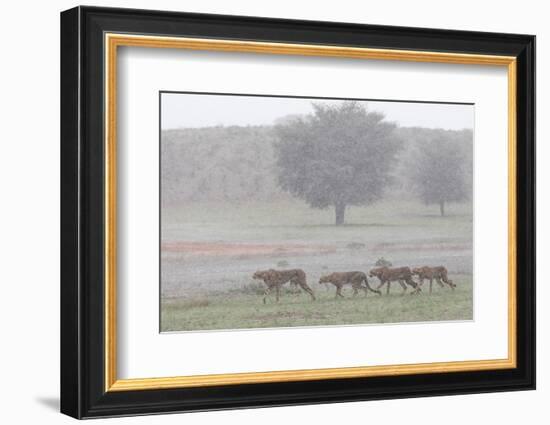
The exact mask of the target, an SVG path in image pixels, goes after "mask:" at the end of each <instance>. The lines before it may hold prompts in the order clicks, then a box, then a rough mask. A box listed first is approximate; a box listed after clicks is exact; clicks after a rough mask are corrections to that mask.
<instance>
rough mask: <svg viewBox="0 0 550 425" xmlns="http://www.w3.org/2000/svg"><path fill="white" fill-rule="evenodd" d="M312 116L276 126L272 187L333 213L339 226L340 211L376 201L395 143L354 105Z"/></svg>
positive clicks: (382, 124) (317, 108)
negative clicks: (276, 185) (274, 182)
mask: <svg viewBox="0 0 550 425" xmlns="http://www.w3.org/2000/svg"><path fill="white" fill-rule="evenodd" d="M313 110H314V112H313V113H312V114H310V115H308V116H303V117H297V118H293V119H291V120H287V122H285V123H283V124H279V125H277V126H276V135H277V137H278V142H276V143H275V145H274V146H275V153H276V157H277V165H278V170H279V173H278V174H279V175H278V182H279V185H280V187H281V188H282V189H283V190H285V191H286V192H288V193H290V194H291V195H293V196H295V197H298V198H300V199H303V200H305V201H306V202H307V203H308V204H309V205H310V206H311V207H314V208H327V207H334V208H335V213H336V220H335V222H336V224H337V225H338V224H343V223H344V214H345V209H346V206H348V205H367V204H370V203H372V202H373V201H376V200H378V199H379V198H381V197H382V195H383V192H384V189H385V188H386V186H387V185H388V184H389V183H390V181H391V170H392V168H393V165H394V163H395V155H396V153H397V151H398V150H399V148H400V145H401V143H400V141H399V139H398V136H397V134H396V132H395V129H396V125H395V124H394V123H392V122H388V121H386V120H385V117H384V115H383V114H381V113H378V112H370V111H368V110H367V109H366V107H365V106H363V105H362V104H360V103H358V102H352V101H349V102H342V103H338V104H323V103H314V104H313Z"/></svg>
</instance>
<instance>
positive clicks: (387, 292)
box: [386, 280, 391, 295]
mask: <svg viewBox="0 0 550 425" xmlns="http://www.w3.org/2000/svg"><path fill="white" fill-rule="evenodd" d="M390 285H391V280H388V286H387V288H386V295H389V293H390Z"/></svg>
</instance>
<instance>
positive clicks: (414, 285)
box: [405, 278, 421, 295]
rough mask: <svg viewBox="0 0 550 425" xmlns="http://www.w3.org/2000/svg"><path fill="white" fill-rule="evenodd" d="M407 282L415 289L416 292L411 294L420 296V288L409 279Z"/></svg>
mask: <svg viewBox="0 0 550 425" xmlns="http://www.w3.org/2000/svg"><path fill="white" fill-rule="evenodd" d="M405 282H407V284H408V285H410V286H412V287H413V288H414V291H412V292H411V295H414V294H418V293H419V292H420V291H421V289H420V286H419V285H418V284H417V283H416V282H415V281H414V280H412V279H411V278H408V279H407V280H405Z"/></svg>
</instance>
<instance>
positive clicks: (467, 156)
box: [409, 130, 472, 216]
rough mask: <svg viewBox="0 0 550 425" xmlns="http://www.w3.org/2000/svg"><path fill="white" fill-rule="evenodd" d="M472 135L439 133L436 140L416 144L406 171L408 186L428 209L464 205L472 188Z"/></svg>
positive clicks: (465, 133) (443, 213) (442, 210)
mask: <svg viewBox="0 0 550 425" xmlns="http://www.w3.org/2000/svg"><path fill="white" fill-rule="evenodd" d="M471 150H472V133H471V131H464V132H451V131H444V130H439V131H437V133H436V135H435V137H433V138H432V139H429V140H424V141H423V142H421V143H418V144H417V146H416V150H415V152H414V153H413V161H412V163H411V165H412V166H411V167H410V168H409V172H410V177H411V183H412V187H413V189H414V191H415V192H416V194H417V195H418V197H419V198H420V199H421V200H422V201H423V202H424V203H425V204H427V205H430V204H437V205H439V212H440V214H441V216H444V215H445V204H446V203H449V202H460V201H465V200H467V199H468V198H469V197H470V196H471V187H472V152H471Z"/></svg>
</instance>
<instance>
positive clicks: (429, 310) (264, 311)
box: [161, 275, 472, 332]
mask: <svg viewBox="0 0 550 425" xmlns="http://www.w3.org/2000/svg"><path fill="white" fill-rule="evenodd" d="M454 281H455V282H456V283H457V288H456V289H455V290H454V291H453V290H451V289H450V288H449V287H445V288H440V287H439V286H438V285H436V284H435V282H434V288H433V292H432V294H429V290H428V284H426V283H425V284H424V286H423V292H422V293H420V294H418V295H410V293H407V294H402V292H401V287H400V286H399V285H398V284H395V283H394V284H393V285H392V289H391V293H390V295H386V293H385V290H384V291H383V294H382V295H381V296H378V295H376V294H372V293H370V294H369V295H368V296H367V297H365V295H364V294H362V293H361V294H359V295H357V296H356V297H353V296H352V291H351V289H348V290H347V291H344V295H345V296H346V298H345V299H335V298H334V287H332V286H331V287H330V288H329V289H328V290H327V289H326V288H325V287H323V286H321V285H316V287H314V288H315V294H316V296H317V300H316V301H312V300H311V298H310V297H309V296H308V295H307V294H304V293H298V292H294V291H291V290H286V291H283V293H282V295H281V299H280V301H279V303H276V302H275V299H274V296H272V295H270V298H268V301H267V303H266V304H265V305H264V304H262V295H261V294H262V291H261V290H256V289H261V288H259V287H258V288H255V287H245V288H243V289H242V290H233V291H229V292H228V293H217V294H211V295H209V296H208V297H203V298H194V299H191V300H186V299H172V300H169V301H167V302H166V303H165V304H164V308H163V310H162V320H161V323H162V330H163V331H165V332H166V331H188V330H211V329H242V328H273V327H289V326H327V325H341V324H347V325H352V324H366V323H404V322H427V321H434V320H463V319H468V318H472V282H471V280H470V278H469V277H468V276H463V275H461V276H457V277H455V280H454ZM408 292H410V291H408Z"/></svg>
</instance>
